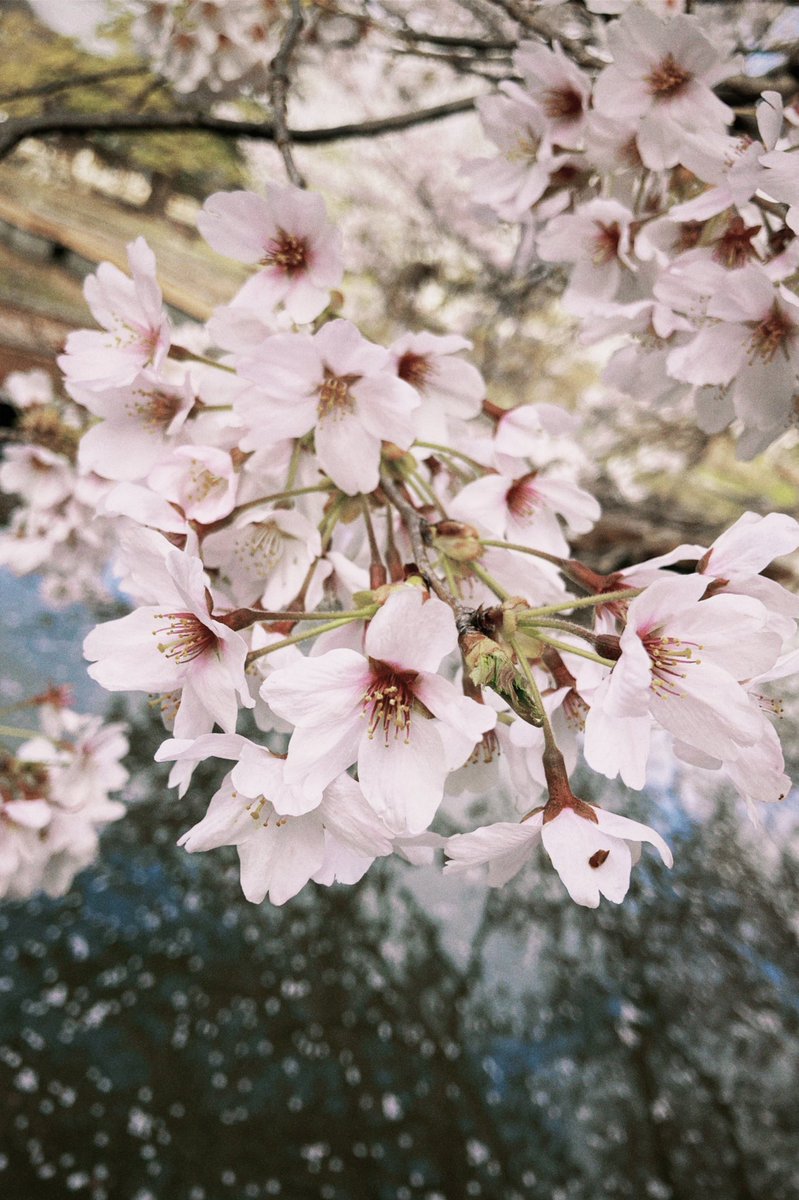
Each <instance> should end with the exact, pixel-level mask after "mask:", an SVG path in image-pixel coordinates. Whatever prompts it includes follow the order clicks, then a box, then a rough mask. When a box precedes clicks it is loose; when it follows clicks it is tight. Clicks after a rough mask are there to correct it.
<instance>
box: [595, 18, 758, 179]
mask: <svg viewBox="0 0 799 1200" xmlns="http://www.w3.org/2000/svg"><path fill="white" fill-rule="evenodd" d="M608 44H609V46H610V50H611V52H612V54H613V62H612V64H611V65H610V66H609V67H606V68H605V69H604V70H603V71H602V72H601V73H600V75H599V77H598V79H597V81H596V84H595V87H594V104H595V106H596V108H597V109H598V111H599V112H600V113H604V114H607V115H608V116H610V117H616V118H619V119H624V120H629V119H630V118H631V117H637V118H638V122H639V124H638V131H637V134H636V142H637V146H638V151H639V153H640V155H641V159H642V160H643V162H644V164H645V165H646V166H647V167H650V168H652V169H654V170H661V169H662V168H664V167H673V166H674V165H675V164H676V163H677V162H678V161H679V157H680V147H681V143H682V138H683V134H684V131H685V129H689V130H695V131H703V132H704V131H710V132H713V131H718V132H722V131H723V129H724V127H725V125H726V124H727V122H728V121H729V120H730V117H731V114H730V110H729V109H728V108H727V106H726V105H725V104H723V103H722V102H721V100H719V99H718V97H717V96H715V95H714V93H713V91H712V90H711V89H712V88H713V87H714V86H715V85H716V84H717V83H719V81H720V80H722V79H724V78H725V77H726V76H727V75H730V74H732V73H733V71H734V70H735V69H736V64H735V63H734V62H732V61H731V60H728V61H726V62H725V61H724V60H723V58H722V57H721V55H720V54H719V53H718V51H717V50H716V48H715V47H714V46H713V44H712V42H711V41H710V40H709V39H708V38H707V37H706V36H705V34H704V33H703V32H702V28H701V26H700V24H699V22H698V21H697V20H696V18H695V17H691V16H683V15H677V16H675V17H673V18H672V19H670V20H668V21H665V22H664V21H661V20H659V19H658V17H657V16H656V15H655V14H654V13H653V12H651V11H649V10H648V9H645V8H643V7H641V6H640V5H633V6H631V7H630V8H628V9H627V11H626V12H625V13H624V15H623V16H622V17H621V18H620V19H619V20H618V21H616V22H614V24H613V25H612V26H611V27H610V28H609V30H608Z"/></svg>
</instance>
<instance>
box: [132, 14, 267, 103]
mask: <svg viewBox="0 0 799 1200" xmlns="http://www.w3.org/2000/svg"><path fill="white" fill-rule="evenodd" d="M130 8H131V10H132V11H133V13H134V14H135V20H134V22H133V31H132V32H133V38H134V41H135V43H136V45H137V47H138V48H139V49H140V50H141V52H142V53H143V54H145V55H146V56H147V57H148V58H149V59H151V61H152V65H153V70H154V71H155V72H156V74H158V75H161V76H162V77H163V78H164V79H167V80H169V82H170V84H171V85H172V87H173V88H174V89H175V91H177V92H184V93H188V92H195V91H196V90H197V89H198V87H201V86H203V87H206V88H208V90H209V91H210V92H212V93H214V94H215V95H220V94H231V93H232V94H233V95H238V94H239V93H240V91H241V89H242V88H243V87H253V88H255V89H256V90H261V91H263V90H265V87H266V83H267V80H268V75H269V63H270V61H271V59H272V58H273V57H274V55H275V53H276V52H277V48H278V44H279V37H278V32H277V29H276V26H277V24H278V23H280V22H281V21H282V20H283V16H284V12H283V6H282V5H281V3H280V2H279V0H133V3H132V4H131V5H130Z"/></svg>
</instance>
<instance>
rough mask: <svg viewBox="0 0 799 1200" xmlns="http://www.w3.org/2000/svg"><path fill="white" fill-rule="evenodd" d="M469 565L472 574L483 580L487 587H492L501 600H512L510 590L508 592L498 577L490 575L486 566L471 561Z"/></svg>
mask: <svg viewBox="0 0 799 1200" xmlns="http://www.w3.org/2000/svg"><path fill="white" fill-rule="evenodd" d="M467 565H468V567H469V570H470V571H471V572H472V574H474V575H476V576H477V578H478V579H480V580H482V582H483V583H484V584H485V585H486V587H487V588H490V589H491V591H492V592H493V593H494V595H495V596H497V597H498V598H499V599H500V600H510V592H506V591H505V589H504V587H503V586H502V584H501V583H497V581H496V579H494V577H493V575H489V573H488V571H486V569H485V567H481V566H480V564H479V563H477V562H470V563H468V564H467Z"/></svg>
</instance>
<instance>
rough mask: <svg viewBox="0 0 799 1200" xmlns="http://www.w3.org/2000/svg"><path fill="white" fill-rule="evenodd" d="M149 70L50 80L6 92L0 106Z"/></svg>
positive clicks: (117, 70)
mask: <svg viewBox="0 0 799 1200" xmlns="http://www.w3.org/2000/svg"><path fill="white" fill-rule="evenodd" d="M149 72H150V68H149V67H146V66H144V64H142V65H141V66H139V67H114V68H113V69H112V70H110V71H93V72H91V73H90V74H88V75H73V76H71V78H69V79H51V80H50V81H49V82H48V83H37V84H36V85H35V86H34V87H29V88H20V90H19V91H18V92H6V93H5V95H2V96H0V104H11V103H13V101H14V100H30V99H32V98H33V97H35V96H53V95H56V94H57V93H58V92H67V91H69V90H70V89H71V88H79V87H91V85H92V84H94V83H105V82H106V80H109V79H127V78H130V77H131V76H133V75H148V74H149Z"/></svg>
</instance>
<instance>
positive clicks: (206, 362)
mask: <svg viewBox="0 0 799 1200" xmlns="http://www.w3.org/2000/svg"><path fill="white" fill-rule="evenodd" d="M169 357H170V358H171V359H173V360H175V359H176V360H177V361H178V362H196V363H202V364H203V366H204V367H216V369H217V370H218V371H227V372H229V374H231V375H235V374H236V368H235V367H229V366H227V365H226V364H225V363H221V362H217V361H216V359H214V358H206V356H205V355H204V354H195V353H194V351H193V350H187V349H186V347H185V346H172V348H171V349H170V352H169Z"/></svg>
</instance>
